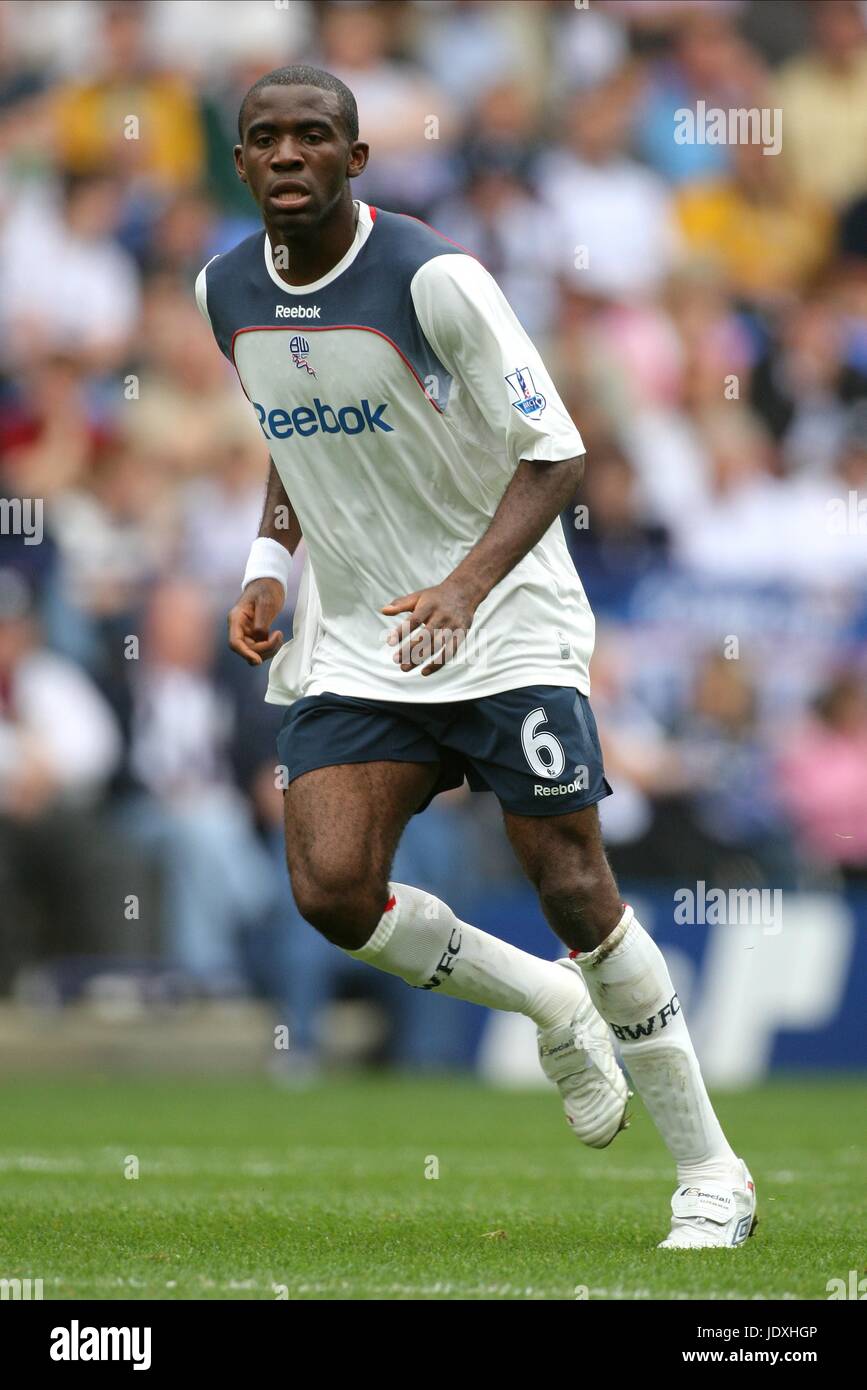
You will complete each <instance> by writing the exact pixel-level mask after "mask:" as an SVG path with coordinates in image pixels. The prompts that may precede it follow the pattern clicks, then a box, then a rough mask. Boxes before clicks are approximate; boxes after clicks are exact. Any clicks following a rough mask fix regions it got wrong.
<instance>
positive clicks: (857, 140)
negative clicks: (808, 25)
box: [769, 0, 867, 207]
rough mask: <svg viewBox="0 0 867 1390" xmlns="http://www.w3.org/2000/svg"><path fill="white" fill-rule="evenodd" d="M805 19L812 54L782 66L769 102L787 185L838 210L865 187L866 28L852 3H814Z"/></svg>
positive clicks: (853, 0) (843, 0)
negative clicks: (779, 117)
mask: <svg viewBox="0 0 867 1390" xmlns="http://www.w3.org/2000/svg"><path fill="white" fill-rule="evenodd" d="M811 13H812V17H813V28H814V36H815V48H814V49H812V50H810V51H809V52H807V53H803V54H799V55H798V56H797V57H795V58H792V59H790V61H789V62H788V63H786V64H785V65H784V66H783V68H782V70H781V71H780V73H779V75H778V77H777V80H776V82H775V84H774V85H773V87H772V89H771V91H770V93H769V100H770V104H771V105H772V106H775V107H779V108H780V110H781V111H782V113H783V131H784V135H783V152H782V156H781V157H782V159H783V162H784V165H785V169H786V173H787V175H788V177H789V178H790V179H792V180H793V182H794V185H795V187H796V189H797V190H798V192H799V193H803V194H806V195H809V196H815V197H819V198H823V199H825V200H826V201H827V202H828V203H829V204H831V205H832V206H835V207H840V206H841V205H842V204H844V203H846V202H848V201H849V200H850V199H852V198H854V197H856V196H857V195H858V194H859V193H863V191H864V187H865V184H867V27H865V20H864V11H863V7H862V6H861V5H859V4H858V3H857V0H812V4H811ZM819 152H821V153H819Z"/></svg>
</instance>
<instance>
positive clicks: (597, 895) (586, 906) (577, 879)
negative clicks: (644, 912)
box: [538, 861, 619, 951]
mask: <svg viewBox="0 0 867 1390" xmlns="http://www.w3.org/2000/svg"><path fill="white" fill-rule="evenodd" d="M538 892H539V898H540V901H541V903H542V907H543V909H544V912H545V915H546V917H547V918H548V921H549V922H550V923H551V925H552V926H553V927H554V929H555V930H556V931H557V932H558V933H559V934H560V935H562V936H563V939H564V940H566V939H568V940H569V941H571V942H572V943H574V945H575V946H576V947H577V948H578V949H579V950H582V951H592V950H593V949H594V947H596V946H598V945H599V944H600V943H601V942H602V941H603V940H604V939H605V937H606V935H607V934H608V932H609V931H611V930H612V928H613V927H614V926H616V924H617V920H618V917H619V895H618V893H617V887H616V884H615V882H614V878H613V876H612V874H611V870H610V869H609V868H608V865H607V863H605V862H602V863H596V862H595V861H590V862H588V863H586V864H581V865H572V866H570V867H569V869H568V870H564V869H556V868H551V867H548V868H546V869H545V870H544V871H543V873H542V875H541V881H540V882H539V884H538Z"/></svg>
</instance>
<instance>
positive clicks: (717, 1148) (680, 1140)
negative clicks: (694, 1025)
mask: <svg viewBox="0 0 867 1390" xmlns="http://www.w3.org/2000/svg"><path fill="white" fill-rule="evenodd" d="M574 959H575V960H577V961H578V964H579V965H580V966H581V968H582V970H583V972H584V978H585V980H586V981H587V988H588V989H589V990H590V996H591V998H592V1000H593V1002H594V1004H595V1005H596V1007H597V1009H598V1010H599V1012H600V1013H601V1015H602V1017H603V1018H604V1019H605V1021H606V1022H607V1023H609V1024H610V1025H611V1027H612V1029H613V1032H614V1035H615V1037H617V1038H618V1039H619V1040H620V1047H621V1051H622V1053H623V1061H624V1063H625V1064H626V1067H627V1069H628V1071H629V1074H630V1076H631V1077H632V1080H633V1082H634V1083H635V1087H636V1089H637V1091H638V1093H639V1095H640V1096H641V1099H642V1100H643V1101H644V1103H645V1105H646V1106H647V1109H648V1110H649V1111H650V1115H651V1118H652V1120H653V1122H654V1124H655V1125H656V1128H657V1129H658V1130H659V1132H660V1134H661V1135H662V1137H663V1139H664V1140H665V1143H666V1144H667V1146H668V1149H669V1151H670V1153H671V1154H672V1156H673V1158H674V1160H675V1162H676V1163H677V1175H678V1179H679V1181H680V1182H681V1183H698V1182H701V1181H704V1182H722V1183H727V1182H729V1181H730V1180H731V1177H732V1174H733V1173H735V1174H736V1173H737V1171H738V1170H737V1158H736V1156H735V1154H734V1152H733V1150H732V1149H731V1148H730V1147H729V1144H728V1141H727V1140H726V1137H725V1135H724V1134H723V1132H722V1129H721V1128H720V1123H719V1120H718V1119H717V1117H716V1115H715V1114H714V1110H713V1106H712V1105H711V1103H710V1098H709V1096H708V1093H707V1091H706V1089H705V1084H704V1081H703V1080H702V1075H701V1070H700V1068H699V1064H698V1058H697V1057H696V1055H695V1049H694V1048H693V1045H692V1042H691V1040H690V1036H689V1033H688V1031H687V1027H686V1021H685V1020H684V1017H683V1011H682V1010H681V1008H680V1001H679V1000H678V998H677V994H676V993H675V989H674V985H673V984H672V982H671V976H670V975H669V973H668V966H667V965H666V963H665V959H664V957H663V955H662V952H661V951H660V949H659V947H658V946H657V945H656V943H655V942H654V941H653V940H652V939H651V938H650V937H649V936H648V934H647V932H646V931H645V930H644V928H643V927H642V926H641V924H640V922H638V920H637V919H636V917H635V915H634V913H633V911H632V908H631V907H627V908H626V910H625V911H624V913H623V916H622V918H621V919H620V922H619V924H618V925H617V926H616V927H615V929H614V931H613V932H612V933H611V935H610V936H609V937H608V938H607V939H606V940H605V941H603V943H602V945H601V946H597V948H596V950H595V951H588V952H587V953H586V954H580V953H579V954H578V955H576V956H575V957H574Z"/></svg>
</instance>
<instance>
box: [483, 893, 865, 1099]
mask: <svg viewBox="0 0 867 1390" xmlns="http://www.w3.org/2000/svg"><path fill="white" fill-rule="evenodd" d="M623 892H624V897H625V899H626V901H628V902H629V903H631V904H632V906H633V907H634V908H635V911H636V914H637V916H638V918H639V920H640V921H641V923H642V925H643V926H645V927H646V928H647V930H648V931H649V932H650V933H651V935H652V936H653V937H654V939H655V940H656V941H657V942H658V943H659V945H660V947H661V949H662V951H663V952H664V954H665V957H666V960H667V961H668V964H669V968H670V970H671V973H672V976H673V978H674V983H675V986H676V987H677V990H678V993H679V994H680V997H681V1000H682V1002H683V1005H684V1008H685V1010H686V1011H687V1015H688V1018H689V1025H690V1031H691V1033H692V1036H693V1040H694V1042H695V1046H696V1050H697V1052H698V1054H699V1057H700V1059H701V1063H702V1068H703V1070H704V1074H705V1077H706V1079H707V1082H708V1084H709V1085H711V1086H716V1087H728V1088H737V1087H743V1086H749V1085H753V1084H756V1083H758V1082H760V1081H762V1080H764V1079H765V1077H766V1076H767V1075H768V1074H769V1073H770V1072H772V1071H773V1070H774V1069H776V1068H785V1069H787V1070H792V1069H798V1068H804V1069H807V1068H810V1069H824V1070H837V1069H864V1070H867V1029H865V1012H867V1010H865V995H867V989H865V981H867V894H864V893H851V894H846V895H836V894H824V893H822V894H818V893H817V894H802V893H795V892H791V893H789V892H783V893H779V892H775V893H770V892H769V893H767V895H766V897H765V899H760V898H759V897H758V890H754V897H753V898H752V899H748V898H747V897H746V896H745V895H744V893H743V892H740V893H739V892H737V891H736V890H732V891H731V892H730V893H728V894H726V895H725V896H723V895H722V894H718V895H716V894H714V892H713V890H712V889H711V888H705V886H704V885H701V884H699V885H693V886H692V889H691V890H690V895H689V896H687V895H686V890H684V889H683V888H680V887H671V888H665V887H663V886H660V885H657V884H654V885H652V886H647V887H639V886H635V885H633V886H631V887H630V886H629V885H623ZM684 918H685V919H686V920H684ZM475 921H476V923H477V925H478V926H480V927H482V928H483V929H484V930H486V931H490V932H492V933H494V934H495V935H498V936H501V937H503V938H505V939H506V940H507V941H511V942H513V943H514V945H516V946H520V947H522V948H523V949H524V950H527V951H532V952H533V953H534V954H536V955H543V956H546V957H548V958H555V957H556V956H557V955H558V954H560V952H559V951H558V948H557V943H556V941H555V939H554V938H553V936H552V934H551V932H550V930H549V929H548V927H547V925H546V924H545V922H544V920H543V919H542V917H541V914H540V911H539V906H538V903H537V902H536V899H535V897H534V895H533V894H532V892H530V891H527V892H526V893H523V892H521V893H517V894H516V893H514V892H512V893H509V894H508V895H506V894H504V895H503V896H502V897H497V896H492V897H490V898H488V899H487V900H486V902H485V903H484V905H483V906H481V905H480V908H479V911H478V912H477V914H476V917H475ZM478 1014H479V1019H478V1023H479V1027H478V1028H477V1030H476V1036H475V1039H474V1042H475V1060H476V1064H477V1066H478V1067H479V1069H480V1070H481V1071H482V1073H483V1074H484V1075H485V1076H486V1077H488V1079H490V1080H491V1081H494V1082H499V1083H501V1084H504V1085H507V1084H510V1083H511V1084H523V1083H525V1082H527V1083H532V1082H533V1081H534V1080H535V1079H536V1075H537V1073H538V1064H537V1063H536V1061H535V1046H534V1041H535V1040H534V1031H535V1030H534V1029H533V1026H532V1024H530V1023H528V1021H527V1020H526V1019H523V1018H521V1017H519V1016H517V1015H511V1014H509V1015H503V1014H501V1015H494V1014H487V1013H484V1012H483V1011H481V1010H479V1011H478Z"/></svg>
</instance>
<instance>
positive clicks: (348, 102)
mask: <svg viewBox="0 0 867 1390" xmlns="http://www.w3.org/2000/svg"><path fill="white" fill-rule="evenodd" d="M263 87H319V88H321V90H322V91H323V92H333V93H334V95H335V96H336V97H337V101H338V103H339V106H340V116H341V119H342V121H343V125H344V128H345V130H346V134H347V136H348V137H349V140H350V142H351V141H353V140H357V139H358V106H357V105H356V102H355V97H354V96H353V95H352V92H350V90H349V88H348V87H347V85H346V83H345V82H341V80H340V78H339V77H335V76H334V74H333V73H332V72H325V71H324V69H323V68H311V67H308V66H307V65H306V64H305V63H296V64H295V65H294V66H292V67H289V68H275V69H274V71H273V72H266V73H265V76H264V77H260V78H259V79H258V81H256V82H254V83H253V85H252V87H251V88H250V90H249V92H248V93H247V95H246V96H245V97H244V100H243V101H242V102H241V109H240V111H239V112H238V138H239V139H240V140H241V142H242V143H243V140H244V119H245V116H246V113H247V106H248V103H249V102H250V99H251V98H252V97H253V96H255V94H256V93H257V92H260V91H261V90H262V88H263Z"/></svg>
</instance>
